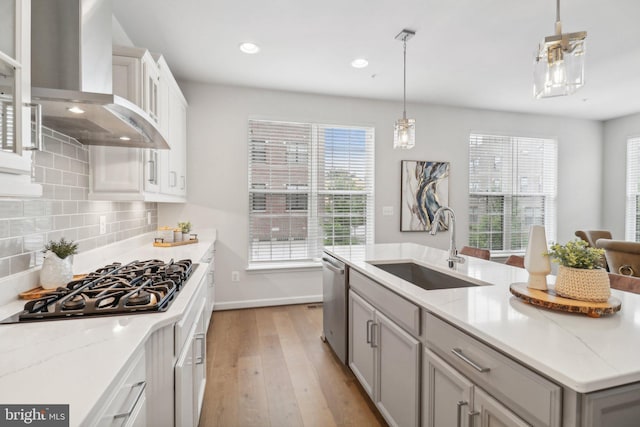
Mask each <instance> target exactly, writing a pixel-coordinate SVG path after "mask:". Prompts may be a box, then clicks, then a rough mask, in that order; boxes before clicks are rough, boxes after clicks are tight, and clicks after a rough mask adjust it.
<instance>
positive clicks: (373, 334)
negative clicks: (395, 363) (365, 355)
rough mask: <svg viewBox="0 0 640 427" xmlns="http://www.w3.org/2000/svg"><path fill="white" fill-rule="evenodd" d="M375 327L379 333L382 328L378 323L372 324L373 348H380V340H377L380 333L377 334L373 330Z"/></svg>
mask: <svg viewBox="0 0 640 427" xmlns="http://www.w3.org/2000/svg"><path fill="white" fill-rule="evenodd" d="M374 326H375V327H376V329H377V330H378V331H380V328H379V326H380V324H378V323H376V322H373V323H371V347H378V339H377V338H376V337H377V334H378V332H376V331H375V330H374V329H373V328H374Z"/></svg>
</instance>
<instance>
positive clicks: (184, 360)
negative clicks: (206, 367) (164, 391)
mask: <svg viewBox="0 0 640 427" xmlns="http://www.w3.org/2000/svg"><path fill="white" fill-rule="evenodd" d="M194 341H195V340H194V339H193V337H191V339H189V340H188V341H187V344H186V345H185V347H184V351H183V353H182V355H181V356H180V358H179V359H178V363H176V368H175V391H176V394H175V412H176V424H175V425H176V426H181V427H192V426H194V425H195V421H196V420H195V414H194V411H193V410H194V394H193V391H194V378H193V374H194V369H193V363H194V349H195V346H194Z"/></svg>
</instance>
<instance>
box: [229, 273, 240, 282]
mask: <svg viewBox="0 0 640 427" xmlns="http://www.w3.org/2000/svg"><path fill="white" fill-rule="evenodd" d="M231 281H232V282H239V281H240V272H239V271H232V272H231Z"/></svg>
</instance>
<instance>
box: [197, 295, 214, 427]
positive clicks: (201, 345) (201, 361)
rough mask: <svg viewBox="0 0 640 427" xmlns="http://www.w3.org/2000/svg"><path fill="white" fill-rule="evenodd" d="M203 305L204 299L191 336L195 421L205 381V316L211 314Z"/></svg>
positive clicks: (200, 406)
mask: <svg viewBox="0 0 640 427" xmlns="http://www.w3.org/2000/svg"><path fill="white" fill-rule="evenodd" d="M205 306H206V304H205V301H203V302H202V306H201V308H200V314H199V315H198V323H197V324H196V329H195V334H194V336H193V338H194V341H193V347H194V351H193V357H194V362H193V397H194V404H195V408H194V411H193V413H194V415H195V420H196V423H197V422H198V421H199V420H200V412H201V410H202V402H203V400H204V389H205V385H206V382H207V332H206V330H205V324H206V317H207V316H211V312H208V311H207V310H205Z"/></svg>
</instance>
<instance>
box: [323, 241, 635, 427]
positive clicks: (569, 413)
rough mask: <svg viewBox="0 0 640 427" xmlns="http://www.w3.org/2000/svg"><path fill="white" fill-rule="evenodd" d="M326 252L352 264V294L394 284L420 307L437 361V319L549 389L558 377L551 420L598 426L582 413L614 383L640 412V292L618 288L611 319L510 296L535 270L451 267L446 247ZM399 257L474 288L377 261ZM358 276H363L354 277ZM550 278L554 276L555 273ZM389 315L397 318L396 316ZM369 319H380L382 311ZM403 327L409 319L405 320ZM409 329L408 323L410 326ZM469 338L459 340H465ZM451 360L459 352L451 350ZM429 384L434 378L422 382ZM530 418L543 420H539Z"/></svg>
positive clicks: (418, 334) (476, 264)
mask: <svg viewBox="0 0 640 427" xmlns="http://www.w3.org/2000/svg"><path fill="white" fill-rule="evenodd" d="M327 252H328V253H329V254H331V255H333V256H335V257H336V258H338V259H340V260H341V261H343V262H345V263H346V264H347V265H348V266H349V268H350V271H351V273H350V276H351V280H350V281H351V289H352V291H353V290H354V283H355V284H356V285H357V288H356V289H355V291H356V292H355V293H356V295H355V296H354V299H356V298H357V299H360V297H363V296H364V298H363V299H364V300H365V302H368V303H371V302H372V298H367V295H366V293H367V292H368V291H367V289H377V288H375V287H376V286H380V289H383V290H386V291H391V292H392V294H393V295H397V296H400V297H402V298H403V299H404V300H407V301H409V302H410V303H412V304H415V305H416V306H417V307H419V309H420V310H421V320H420V321H419V322H420V329H416V331H415V333H414V334H413V335H414V337H415V339H416V340H419V341H421V342H422V345H423V346H424V348H425V351H428V352H430V351H431V350H433V351H434V352H435V355H434V356H433V357H435V358H437V359H438V360H440V359H442V358H446V357H448V355H449V354H450V352H449V351H448V350H447V351H444V350H443V351H441V352H440V353H438V351H439V343H438V342H436V341H435V340H436V339H435V338H434V337H433V336H429V333H430V331H432V330H434V331H436V332H437V329H434V328H435V326H439V325H440V323H442V327H443V328H450V330H449V329H447V331H446V334H444V335H443V336H444V337H447V336H451V335H452V334H457V333H458V331H461V332H462V333H463V334H462V335H464V334H466V335H468V336H469V337H472V338H473V339H475V340H477V341H478V343H479V345H481V346H483V348H485V349H486V350H484V351H485V352H493V351H496V350H497V352H496V354H498V355H497V356H496V357H503V356H506V357H507V358H508V359H510V360H512V361H515V362H517V363H518V364H519V365H522V366H523V367H524V368H526V369H527V370H530V371H531V373H532V374H535V375H537V376H539V377H540V378H541V379H540V381H538V383H541V382H544V381H547V380H548V384H545V387H546V386H549V387H552V386H553V385H554V384H557V385H558V386H560V388H561V391H560V392H559V393H560V394H561V397H558V396H556V394H558V391H550V392H549V393H550V396H551V397H550V398H549V399H550V400H549V401H550V402H552V406H553V405H555V406H561V408H560V407H554V408H551V409H550V412H553V413H556V414H558V415H557V416H556V418H557V417H561V420H557V421H554V422H555V423H556V424H554V422H549V423H548V424H547V425H565V426H569V425H599V424H598V420H594V419H592V417H591V415H590V414H586V413H585V411H586V410H587V409H589V410H591V409H593V406H594V405H592V403H593V402H591V401H590V400H589V398H590V397H593V396H596V397H597V396H599V395H598V394H597V392H601V393H605V394H606V393H609V391H611V390H613V391H614V392H615V390H623V389H624V390H623V391H624V392H625V393H626V394H625V393H622V394H625V396H627V397H628V396H629V395H635V396H636V397H635V398H634V399H631V401H629V399H627V400H626V401H624V402H623V403H622V404H623V406H625V407H627V408H631V409H628V411H627V413H626V416H628V414H629V413H633V414H635V416H637V415H638V414H639V413H640V406H638V405H640V387H638V383H639V382H640V363H639V362H638V354H640V339H639V338H640V320H639V319H640V295H636V294H631V293H626V292H621V291H617V290H612V293H613V295H615V296H616V297H617V298H619V299H620V300H621V301H622V310H621V311H620V312H618V313H616V314H613V315H610V316H606V317H602V318H590V317H587V316H584V315H578V314H569V313H561V312H554V311H550V310H546V309H542V308H538V307H535V306H532V305H529V304H526V303H524V302H522V301H521V300H519V299H517V298H516V297H513V296H512V295H511V293H510V292H509V285H510V284H511V283H516V282H526V281H527V278H528V273H527V272H526V271H525V270H523V269H519V268H515V267H511V266H506V265H503V264H500V263H496V262H491V261H485V260H481V259H476V258H470V257H465V258H466V262H465V263H464V264H459V265H457V266H456V267H455V269H449V268H448V267H447V252H446V251H443V250H439V249H435V248H430V247H425V246H421V245H417V244H410V243H405V244H378V245H369V246H364V247H362V246H361V247H334V248H328V249H327ZM398 261H401V262H402V261H404V262H414V263H417V264H420V265H423V266H425V267H428V268H431V269H433V270H436V271H439V272H443V273H447V274H449V275H451V276H454V277H457V278H460V279H464V280H465V281H467V282H469V283H471V284H473V285H477V286H469V287H461V288H453V289H440V290H424V289H421V288H419V287H417V286H415V285H413V284H411V283H409V282H407V281H405V280H403V279H400V278H399V277H396V276H395V275H393V274H390V273H388V272H386V271H384V270H382V269H381V268H378V267H376V266H375V265H373V264H372V263H384V262H398ZM354 272H355V274H354ZM363 277H364V278H365V279H367V280H369V282H367V281H366V280H363ZM354 279H357V280H356V281H355V282H354ZM549 279H550V280H549V281H550V282H553V277H552V276H549ZM376 292H378V291H376ZM363 293H364V295H362V294H363ZM392 294H389V296H393V295H392ZM386 299H387V300H388V299H389V298H388V297H387V298H386ZM381 300H383V299H381ZM374 302H375V301H374ZM373 305H374V308H375V304H373ZM350 307H353V304H351V305H350ZM350 316H351V314H350ZM391 317H392V319H393V315H392V316H391ZM411 321H412V320H411V319H410V320H409V321H408V323H407V324H410V323H411ZM368 322H370V323H371V322H373V323H377V322H376V320H375V318H374V319H373V320H369V321H368ZM383 323H384V322H382V323H381V325H383ZM399 324H400V325H401V326H402V323H401V322H400V323H399ZM434 325H435V326H434ZM368 326H369V324H367V327H368ZM351 327H353V319H352V324H351ZM379 328H380V326H379V327H378V328H374V329H372V330H371V331H370V330H369V329H367V330H366V332H367V337H366V339H367V340H368V341H373V342H374V343H375V340H376V339H377V338H372V335H375V334H376V333H378V332H377V331H376V329H379ZM404 329H405V330H409V329H407V327H405V328H404ZM356 332H357V331H356ZM462 335H461V338H460V339H464V336H462ZM350 339H351V338H350ZM456 342H458V341H456ZM376 344H377V343H376ZM353 345H355V344H353ZM350 349H351V347H350ZM454 350H456V351H457V350H459V349H457V348H454V349H451V351H452V352H453V351H454ZM471 351H472V353H473V350H471ZM483 354H484V353H482V351H476V356H477V357H480V358H482V357H483V356H482V355H483ZM440 356H442V357H440ZM454 356H456V355H454ZM376 357H378V358H379V357H380V356H376ZM453 360H457V359H456V358H455V357H453ZM352 362H353V361H352ZM507 362H509V361H507ZM422 365H423V373H426V371H427V368H426V367H427V366H430V365H429V364H428V363H427V361H426V359H424V360H423V361H422ZM454 366H455V365H454ZM494 369H495V368H494ZM352 370H353V366H352ZM454 371H455V370H454ZM472 371H473V370H471V371H470V372H472ZM496 372H497V371H496ZM470 375H471V374H470ZM487 375H488V374H487ZM527 375H528V373H527ZM356 376H358V374H357V373H356ZM480 378H482V376H481V377H480ZM485 378H486V377H485ZM536 378H537V377H536ZM376 381H378V380H376ZM426 381H428V378H425V380H424V381H423V382H426ZM536 381H537V380H536ZM378 382H379V381H378ZM377 387H379V385H378V386H377ZM422 387H423V388H422V390H423V391H422V394H423V397H424V396H428V395H429V393H428V390H426V389H425V388H424V387H426V386H425V384H424V383H423V384H422ZM488 387H491V385H490V384H489V385H488ZM625 387H626V389H625ZM365 389H366V387H365ZM603 390H608V391H607V392H602V391H603ZM498 393H499V392H498ZM554 393H555V394H554ZM374 394H375V393H374ZM378 394H380V393H378ZM607 396H608V395H607ZM378 397H379V396H378ZM531 398H532V399H534V398H535V397H534V396H531ZM554 399H555V400H554ZM374 400H375V399H374ZM553 402H556V403H553ZM560 402H561V403H560ZM422 403H423V404H424V405H425V406H424V407H423V410H422V412H423V414H422V422H423V425H433V424H429V423H427V420H428V419H429V416H428V414H425V412H428V409H427V403H428V402H427V403H425V402H422ZM590 405H591V406H590ZM595 406H597V405H595ZM379 407H380V406H379ZM585 408H587V409H585ZM458 409H459V410H460V408H459V407H458ZM382 412H383V415H384V411H382ZM472 412H473V411H470V413H471V414H472ZM472 415H475V414H472ZM552 415H553V414H552ZM550 417H551V418H552V416H551V415H550ZM417 419H420V417H418V418H417ZM622 419H626V418H622ZM636 419H638V418H636ZM527 421H528V422H529V423H531V424H534V425H535V424H538V422H537V421H536V420H534V421H531V420H527ZM482 425H484V424H482ZM523 425H526V424H523ZM539 425H544V424H542V423H540V424H539ZM621 425H624V424H621Z"/></svg>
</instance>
